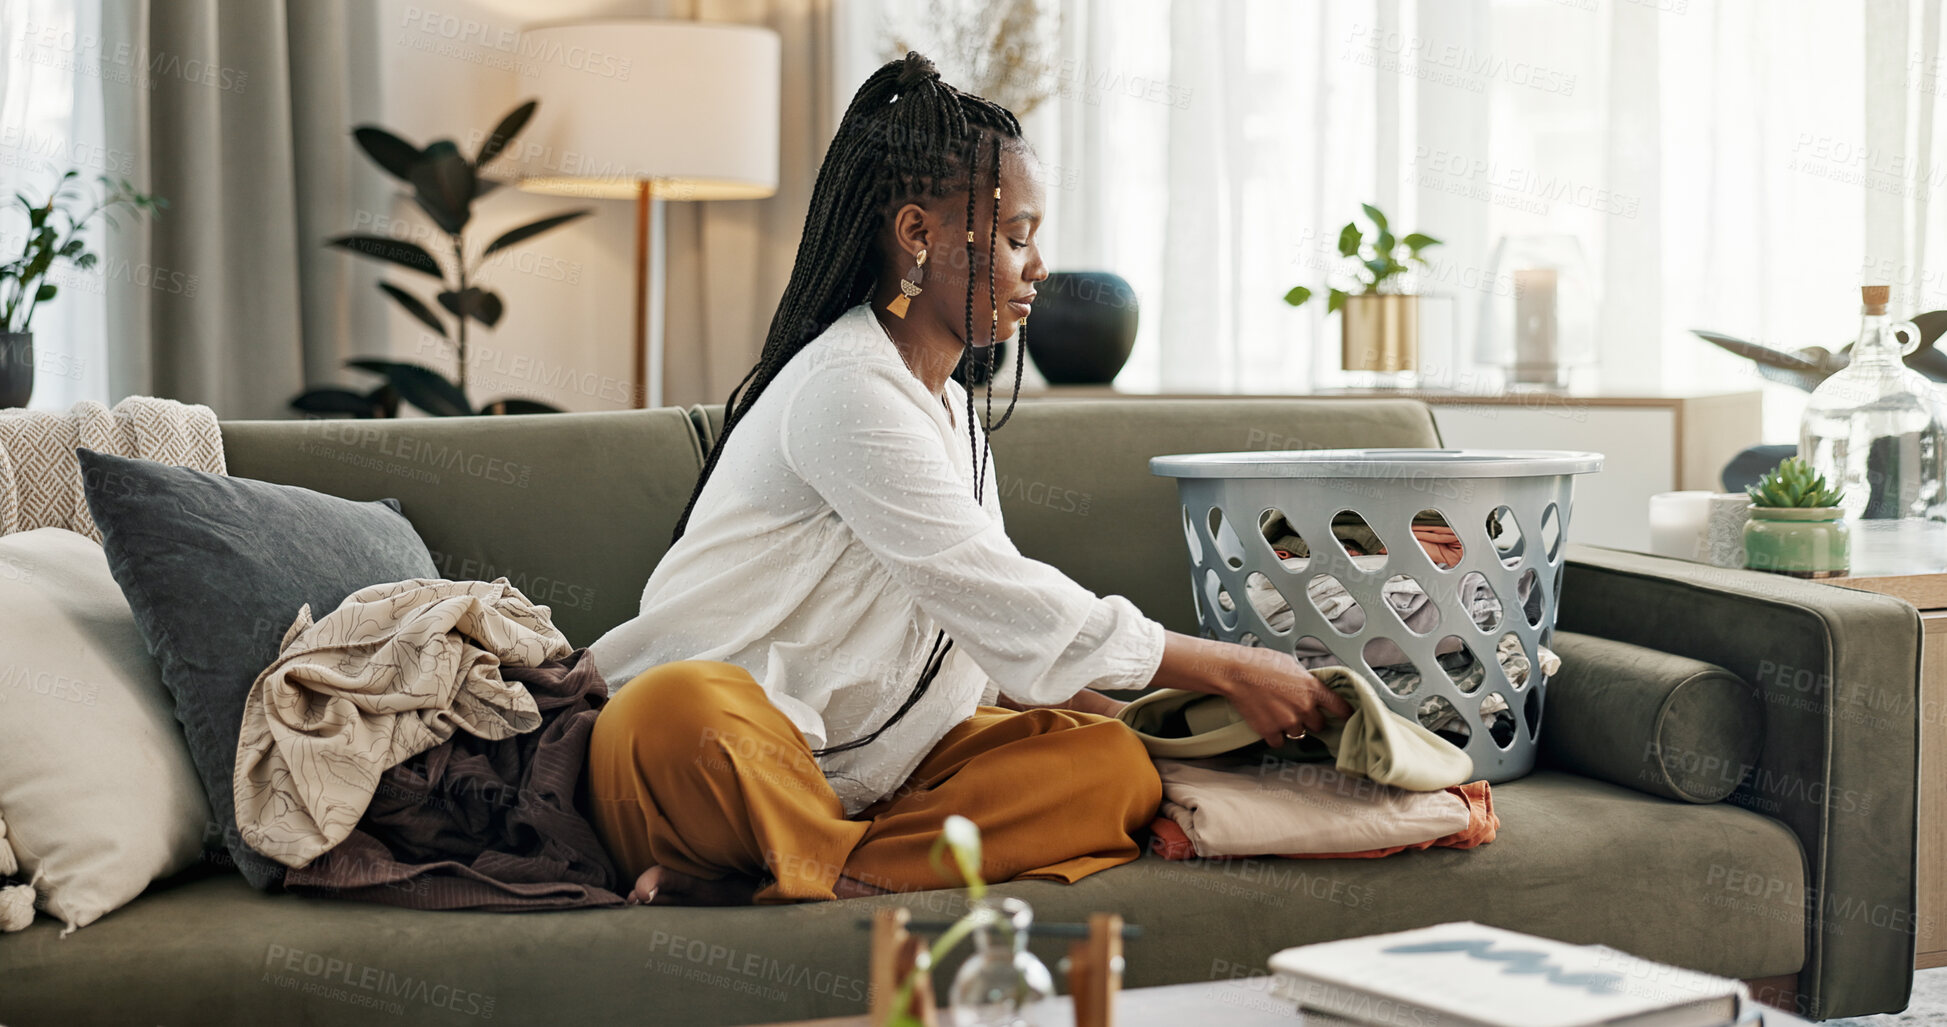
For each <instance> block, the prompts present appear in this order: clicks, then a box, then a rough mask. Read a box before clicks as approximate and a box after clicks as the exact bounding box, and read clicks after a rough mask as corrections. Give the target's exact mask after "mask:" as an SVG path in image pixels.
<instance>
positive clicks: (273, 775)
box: [234, 578, 572, 867]
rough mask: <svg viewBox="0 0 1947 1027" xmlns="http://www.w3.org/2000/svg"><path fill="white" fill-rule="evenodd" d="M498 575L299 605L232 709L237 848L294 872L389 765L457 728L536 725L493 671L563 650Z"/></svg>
mask: <svg viewBox="0 0 1947 1027" xmlns="http://www.w3.org/2000/svg"><path fill="white" fill-rule="evenodd" d="M550 612H551V611H549V609H548V608H547V607H545V606H536V605H534V604H533V603H530V602H529V601H528V599H527V597H526V596H524V595H522V594H521V592H520V590H519V589H517V588H515V587H514V586H512V585H510V584H508V583H507V579H506V578H500V579H498V580H496V581H493V582H491V583H489V582H485V581H438V580H432V579H415V580H411V581H400V582H393V583H390V584H384V585H373V586H372V587H370V588H365V589H360V590H359V591H357V592H354V593H352V594H351V595H350V596H348V597H346V599H345V601H344V602H343V603H341V604H339V607H338V609H336V610H333V611H332V612H331V613H329V614H327V615H325V617H324V619H323V620H320V621H317V622H315V623H313V622H312V620H311V608H310V607H309V606H306V607H305V608H304V609H302V610H300V611H299V612H298V615H297V620H296V621H295V622H294V623H293V624H292V625H291V630H290V631H289V632H288V633H286V634H285V636H284V642H283V645H282V647H281V651H280V653H279V655H278V657H277V660H276V662H274V663H272V664H271V665H270V666H269V667H267V668H265V670H264V672H263V673H262V674H260V675H258V677H257V680H256V682H255V683H254V684H252V685H251V687H250V695H249V697H248V698H247V699H246V700H245V702H244V712H243V729H242V731H241V732H240V733H239V734H238V736H237V763H236V775H235V779H234V786H235V788H236V804H237V826H238V827H239V828H240V829H241V830H242V832H243V838H244V840H245V841H246V842H249V843H250V846H251V848H254V849H256V850H257V851H258V852H261V853H263V854H264V855H266V856H269V857H270V858H272V859H275V860H277V861H278V862H280V863H283V864H284V865H286V866H292V867H303V866H308V865H309V864H310V863H311V861H312V860H314V859H316V858H317V857H318V856H319V855H321V854H323V853H324V852H325V851H326V850H328V849H330V848H331V847H332V846H334V845H336V844H338V843H339V842H341V841H343V840H344V839H345V837H346V836H347V835H349V834H351V832H352V829H353V828H354V827H356V826H357V824H358V820H359V818H360V817H362V816H364V814H365V808H366V807H367V806H368V805H370V803H371V801H372V794H373V792H374V791H376V790H377V788H378V783H379V776H380V775H381V774H383V773H385V771H386V770H388V769H390V768H391V767H393V766H395V765H397V764H399V763H402V762H404V761H405V760H407V759H410V758H412V757H413V756H416V755H418V754H419V753H421V752H424V751H426V750H427V749H430V748H432V747H433V746H435V745H438V744H440V743H441V742H444V741H446V740H447V739H448V738H451V737H452V735H453V732H454V731H455V730H463V731H466V732H468V733H470V734H473V735H476V736H478V737H481V738H486V739H500V738H509V737H512V736H514V735H517V734H521V733H522V732H526V731H532V730H534V729H535V728H536V727H539V726H540V723H541V713H540V710H539V709H537V708H536V706H535V704H534V697H533V696H531V695H529V694H528V691H527V689H526V688H523V687H522V686H521V685H519V684H518V683H516V682H511V681H505V680H502V678H501V676H500V668H501V667H502V666H513V667H535V666H539V665H541V664H542V663H545V662H547V661H549V660H559V659H564V658H566V657H567V656H568V655H569V653H570V652H572V648H571V647H570V646H569V645H568V640H567V638H566V637H564V636H563V635H562V634H561V632H559V631H557V630H555V628H554V625H553V624H552V623H551V622H550V621H549V619H548V618H549V614H550Z"/></svg>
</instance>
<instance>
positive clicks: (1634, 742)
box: [1540, 631, 1764, 802]
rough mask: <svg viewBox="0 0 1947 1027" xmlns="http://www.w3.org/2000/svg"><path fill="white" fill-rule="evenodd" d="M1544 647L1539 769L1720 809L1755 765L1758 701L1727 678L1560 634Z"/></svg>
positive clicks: (1706, 667)
mask: <svg viewBox="0 0 1947 1027" xmlns="http://www.w3.org/2000/svg"><path fill="white" fill-rule="evenodd" d="M1549 646H1550V647H1551V648H1553V649H1554V650H1555V652H1556V653H1557V654H1559V655H1560V656H1561V658H1562V667H1561V671H1560V673H1558V674H1556V675H1555V676H1554V677H1552V678H1549V679H1548V683H1547V685H1546V687H1547V689H1548V691H1547V697H1546V698H1547V707H1546V717H1545V718H1544V722H1543V724H1542V727H1543V729H1544V730H1542V732H1541V737H1540V743H1541V752H1540V759H1541V761H1542V762H1543V763H1545V764H1550V765H1553V766H1556V767H1560V768H1562V769H1564V770H1570V771H1574V772H1575V773H1578V774H1581V775H1583V776H1585V777H1593V778H1597V779H1599V780H1603V781H1608V782H1610V783H1612V784H1619V785H1623V786H1625V787H1628V788H1634V789H1636V790H1637V791H1641V792H1648V793H1649V794H1651V795H1660V796H1663V797H1664V798H1668V799H1681V800H1683V801H1684V802H1719V801H1721V800H1723V799H1724V798H1725V797H1727V796H1729V795H1730V794H1731V792H1732V791H1734V790H1736V788H1737V786H1738V782H1740V781H1742V780H1744V775H1745V774H1746V773H1748V772H1749V771H1750V769H1751V767H1752V766H1753V765H1754V764H1756V763H1757V760H1758V753H1759V752H1760V751H1762V750H1763V748H1764V700H1763V697H1762V696H1761V695H1760V694H1759V692H1758V689H1757V688H1755V687H1754V686H1752V685H1751V684H1750V683H1749V682H1747V681H1745V680H1744V679H1743V678H1740V677H1738V676H1737V675H1736V674H1733V673H1731V672H1730V671H1728V670H1725V669H1724V668H1722V667H1719V666H1717V665H1716V664H1714V663H1705V662H1703V661H1701V660H1693V659H1690V658H1688V657H1684V656H1676V655H1672V654H1670V653H1666V652H1661V651H1658V650H1655V649H1648V648H1644V647H1643V646H1639V645H1630V644H1628V643H1626V642H1615V641H1611V640H1609V639H1606V638H1597V637H1595V636H1593V635H1578V634H1576V633H1574V632H1570V631H1561V632H1557V633H1556V634H1555V636H1554V638H1553V640H1552V641H1550V643H1549Z"/></svg>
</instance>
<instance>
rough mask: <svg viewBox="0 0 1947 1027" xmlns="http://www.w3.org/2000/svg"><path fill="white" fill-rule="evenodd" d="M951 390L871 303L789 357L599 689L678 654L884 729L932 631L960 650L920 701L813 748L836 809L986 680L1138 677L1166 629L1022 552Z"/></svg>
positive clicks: (782, 704) (1149, 674) (820, 715)
mask: <svg viewBox="0 0 1947 1027" xmlns="http://www.w3.org/2000/svg"><path fill="white" fill-rule="evenodd" d="M946 390H947V396H946V399H947V402H948V403H950V404H952V412H951V413H949V411H948V409H947V406H946V404H943V403H942V402H941V400H940V399H939V398H938V397H935V396H934V395H933V394H932V393H931V392H929V391H928V390H927V388H926V386H925V384H924V383H922V382H921V381H920V380H919V378H918V377H917V376H915V375H914V374H913V372H912V371H911V370H910V369H909V368H908V367H907V366H906V363H905V361H904V359H902V357H901V356H900V353H899V350H898V348H897V347H896V346H894V345H893V342H892V339H891V338H890V337H889V336H888V335H887V334H886V332H885V329H884V328H883V327H881V326H880V324H879V323H878V319H877V317H876V316H875V315H874V314H873V312H872V310H871V308H870V307H869V306H866V305H863V304H862V305H860V306H857V307H854V308H853V309H852V310H850V311H848V312H847V313H846V314H844V315H843V316H842V317H840V318H839V319H838V321H837V322H835V323H834V324H833V325H832V326H831V327H830V328H828V329H826V330H825V332H824V333H823V334H821V335H819V336H818V337H817V338H816V339H813V340H812V341H811V342H810V343H809V344H807V345H806V346H805V348H804V349H803V350H802V351H800V352H799V353H798V354H797V355H796V356H794V357H792V358H791V360H790V362H789V363H787V364H786V365H785V367H784V368H783V369H782V370H781V371H779V372H778V375H777V377H776V378H775V379H773V380H772V382H771V384H770V385H769V386H767V387H766V388H765V389H764V392H763V393H762V394H761V395H760V396H758V398H757V401H756V402H755V403H754V404H752V406H751V408H750V410H749V412H748V413H746V414H745V415H744V418H743V420H742V421H741V422H739V423H738V425H737V429H736V431H734V432H732V433H731V435H730V438H729V440H728V441H727V442H726V443H725V445H724V451H723V453H721V454H720V455H719V456H718V459H717V466H716V469H715V470H714V471H713V472H712V473H711V476H710V480H709V481H708V482H707V483H706V484H705V485H704V487H703V491H702V493H701V494H700V495H699V496H698V497H697V500H696V506H695V509H694V510H692V511H691V513H690V520H689V526H688V527H687V528H686V529H685V530H684V533H683V537H682V538H680V539H678V540H677V542H676V544H675V545H674V546H673V547H671V548H670V550H669V552H668V553H667V554H666V555H665V556H664V557H663V559H662V562H661V563H659V564H657V565H656V569H655V572H654V573H653V574H651V575H650V576H649V583H648V584H647V585H646V586H645V587H644V588H643V591H642V612H641V613H640V614H639V615H637V616H636V617H635V618H634V619H633V620H630V621H628V622H626V623H624V624H621V625H619V626H617V627H615V628H614V629H613V630H611V631H609V632H608V633H607V634H605V635H603V636H602V637H601V638H600V639H599V640H597V641H596V643H595V645H594V646H593V650H592V652H593V656H594V659H595V661H596V665H597V666H598V667H600V668H601V669H602V672H603V673H604V674H605V675H606V676H607V677H608V679H609V681H610V682H611V684H612V685H613V686H614V687H622V686H623V684H624V683H626V682H628V681H630V680H631V679H633V678H634V677H635V676H636V675H638V674H640V673H642V672H643V671H645V670H648V669H649V668H650V667H653V666H656V665H657V664H661V663H667V662H671V661H675V660H686V659H701V660H723V661H726V662H729V663H734V664H737V665H738V666H740V667H743V668H744V669H746V670H748V671H750V673H751V676H752V677H754V678H756V680H757V682H758V683H759V684H761V685H762V686H763V687H764V690H765V692H766V693H767V694H768V695H769V696H770V699H771V702H772V703H774V704H776V706H777V708H778V709H779V710H781V711H782V712H783V713H784V714H785V716H787V717H789V718H790V719H791V721H792V723H793V724H795V725H797V727H798V729H799V730H800V731H802V732H804V735H805V739H806V740H807V741H808V742H809V743H810V744H811V746H812V748H814V749H815V748H821V747H824V746H828V745H835V744H842V743H844V742H848V741H851V740H852V739H855V738H859V737H862V736H864V735H866V734H868V733H870V732H871V731H873V730H874V729H876V728H877V727H878V726H879V725H880V724H883V723H884V722H885V721H886V719H887V718H888V717H890V716H891V715H892V714H893V712H894V711H896V710H897V709H898V708H899V706H900V704H901V703H902V702H904V700H905V699H906V696H907V695H908V694H909V693H910V692H911V690H912V687H913V684H914V683H915V682H916V681H918V680H919V675H920V672H921V671H922V670H923V669H924V668H925V663H926V658H927V655H928V653H929V651H930V650H931V648H932V644H933V637H934V633H935V631H936V629H939V628H944V629H945V630H946V634H947V637H948V638H949V639H951V640H952V641H953V648H952V650H951V651H950V652H949V653H948V655H947V658H946V660H945V662H944V664H943V665H942V667H941V670H940V673H939V675H938V676H937V677H936V678H935V679H934V681H933V685H932V687H931V689H930V690H929V691H928V692H927V694H926V696H925V698H924V699H922V700H921V701H920V703H919V704H918V705H916V706H915V707H913V709H912V710H910V711H909V712H908V713H907V714H906V716H905V718H904V719H903V720H901V721H900V722H899V723H898V724H896V725H894V726H893V727H892V728H891V729H890V730H888V731H887V732H886V733H885V734H883V735H881V736H879V738H878V739H877V740H876V741H874V742H872V743H871V744H869V745H866V746H863V747H861V748H858V749H853V750H851V751H848V752H842V753H838V754H835V755H832V756H829V757H826V758H825V759H824V760H823V761H822V766H823V769H824V771H825V776H826V778H827V779H828V780H829V781H830V782H831V784H832V787H833V789H834V790H835V791H836V792H837V793H838V796H839V798H840V800H841V801H842V802H843V803H844V806H845V812H846V814H847V815H848V816H849V815H852V814H855V813H857V812H859V811H860V810H862V809H864V808H865V807H867V806H869V805H871V804H872V803H873V802H875V801H877V800H878V799H880V798H882V797H884V796H885V795H887V794H889V793H890V792H892V791H893V790H894V789H895V788H897V787H899V785H900V784H902V783H903V782H904V781H905V780H906V778H907V777H909V776H911V774H912V772H913V770H914V768H916V767H917V766H918V765H919V762H920V760H921V759H922V758H923V757H924V756H925V755H926V754H927V752H929V751H931V750H932V748H933V746H934V745H935V744H937V743H938V742H939V740H940V739H941V738H942V737H943V736H945V734H946V732H947V731H948V729H950V728H952V727H953V726H954V725H956V724H959V723H960V722H962V721H964V720H966V719H967V718H968V717H970V716H972V715H973V712H974V707H975V706H976V705H978V704H981V703H989V704H991V703H992V702H993V701H994V698H995V694H996V693H997V692H998V693H1000V694H1004V695H1006V696H1008V697H1009V698H1011V699H1013V700H1015V701H1016V702H1019V703H1022V704H1024V705H1026V704H1039V705H1049V704H1054V703H1059V702H1062V701H1064V700H1066V699H1068V698H1070V697H1071V696H1073V695H1074V694H1075V693H1076V692H1078V691H1080V690H1081V689H1083V688H1089V687H1093V688H1103V689H1114V688H1142V687H1145V686H1147V685H1148V684H1149V682H1150V679H1151V678H1153V677H1154V676H1155V673H1156V667H1157V664H1158V663H1160V662H1161V660H1162V656H1163V636H1164V632H1163V626H1162V625H1161V624H1159V623H1157V622H1156V621H1154V620H1152V619H1150V618H1148V617H1146V616H1144V615H1143V613H1142V611H1140V610H1138V609H1137V608H1136V606H1135V604H1134V603H1131V602H1130V601H1129V600H1128V599H1126V598H1124V597H1122V596H1115V595H1112V596H1108V597H1098V596H1096V595H1095V594H1094V593H1093V592H1090V591H1089V590H1088V589H1086V588H1083V587H1082V586H1081V585H1078V584H1076V583H1075V582H1074V581H1072V580H1070V579H1069V578H1068V577H1067V576H1066V575H1064V574H1063V573H1062V572H1060V571H1059V570H1056V569H1055V568H1054V567H1052V566H1050V565H1048V564H1046V563H1043V562H1041V561H1039V560H1034V559H1030V558H1028V557H1026V556H1023V555H1022V554H1021V552H1020V550H1018V549H1016V548H1015V547H1014V543H1013V542H1012V541H1011V540H1009V539H1008V537H1007V532H1006V530H1005V528H1004V526H1003V525H1002V523H1001V508H1000V499H999V490H998V489H997V488H996V487H995V474H994V468H993V464H992V460H991V456H990V460H989V462H988V465H987V467H986V468H985V471H986V481H985V484H984V502H978V503H977V502H975V500H974V498H973V471H972V468H973V454H972V453H970V452H969V447H968V444H967V436H966V430H965V427H964V426H963V425H961V424H960V422H962V421H964V420H965V409H966V406H965V404H966V391H965V390H964V389H963V388H961V386H960V385H959V383H957V382H954V381H952V380H950V379H949V380H948V382H947V385H946ZM974 430H975V432H976V433H977V434H976V437H977V438H979V439H981V442H982V443H983V444H984V435H985V433H984V430H983V429H982V428H981V427H980V425H979V424H978V423H976V424H975V426H974Z"/></svg>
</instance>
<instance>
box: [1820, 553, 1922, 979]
mask: <svg viewBox="0 0 1947 1027" xmlns="http://www.w3.org/2000/svg"><path fill="white" fill-rule="evenodd" d="M1824 584H1827V585H1838V586H1840V587H1841V588H1856V589H1861V590H1864V591H1867V592H1878V593H1880V594H1882V595H1889V596H1893V597H1894V598H1897V599H1904V600H1906V601H1907V602H1909V603H1912V604H1913V606H1914V608H1915V609H1917V610H1919V611H1920V633H1921V634H1920V697H1919V703H1920V706H1919V714H1920V787H1919V792H1920V796H1919V799H1920V809H1919V813H1918V823H1917V831H1918V834H1919V839H1918V840H1919V855H1918V865H1916V866H1915V867H1914V891H1915V896H1914V906H1915V910H1914V912H1915V923H1916V925H1917V934H1918V936H1917V937H1916V938H1915V939H1914V959H1913V965H1914V969H1917V970H1924V969H1927V968H1929V967H1936V966H1947V574H1897V575H1886V576H1883V577H1860V578H1853V577H1845V578H1827V579H1825V580H1824Z"/></svg>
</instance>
